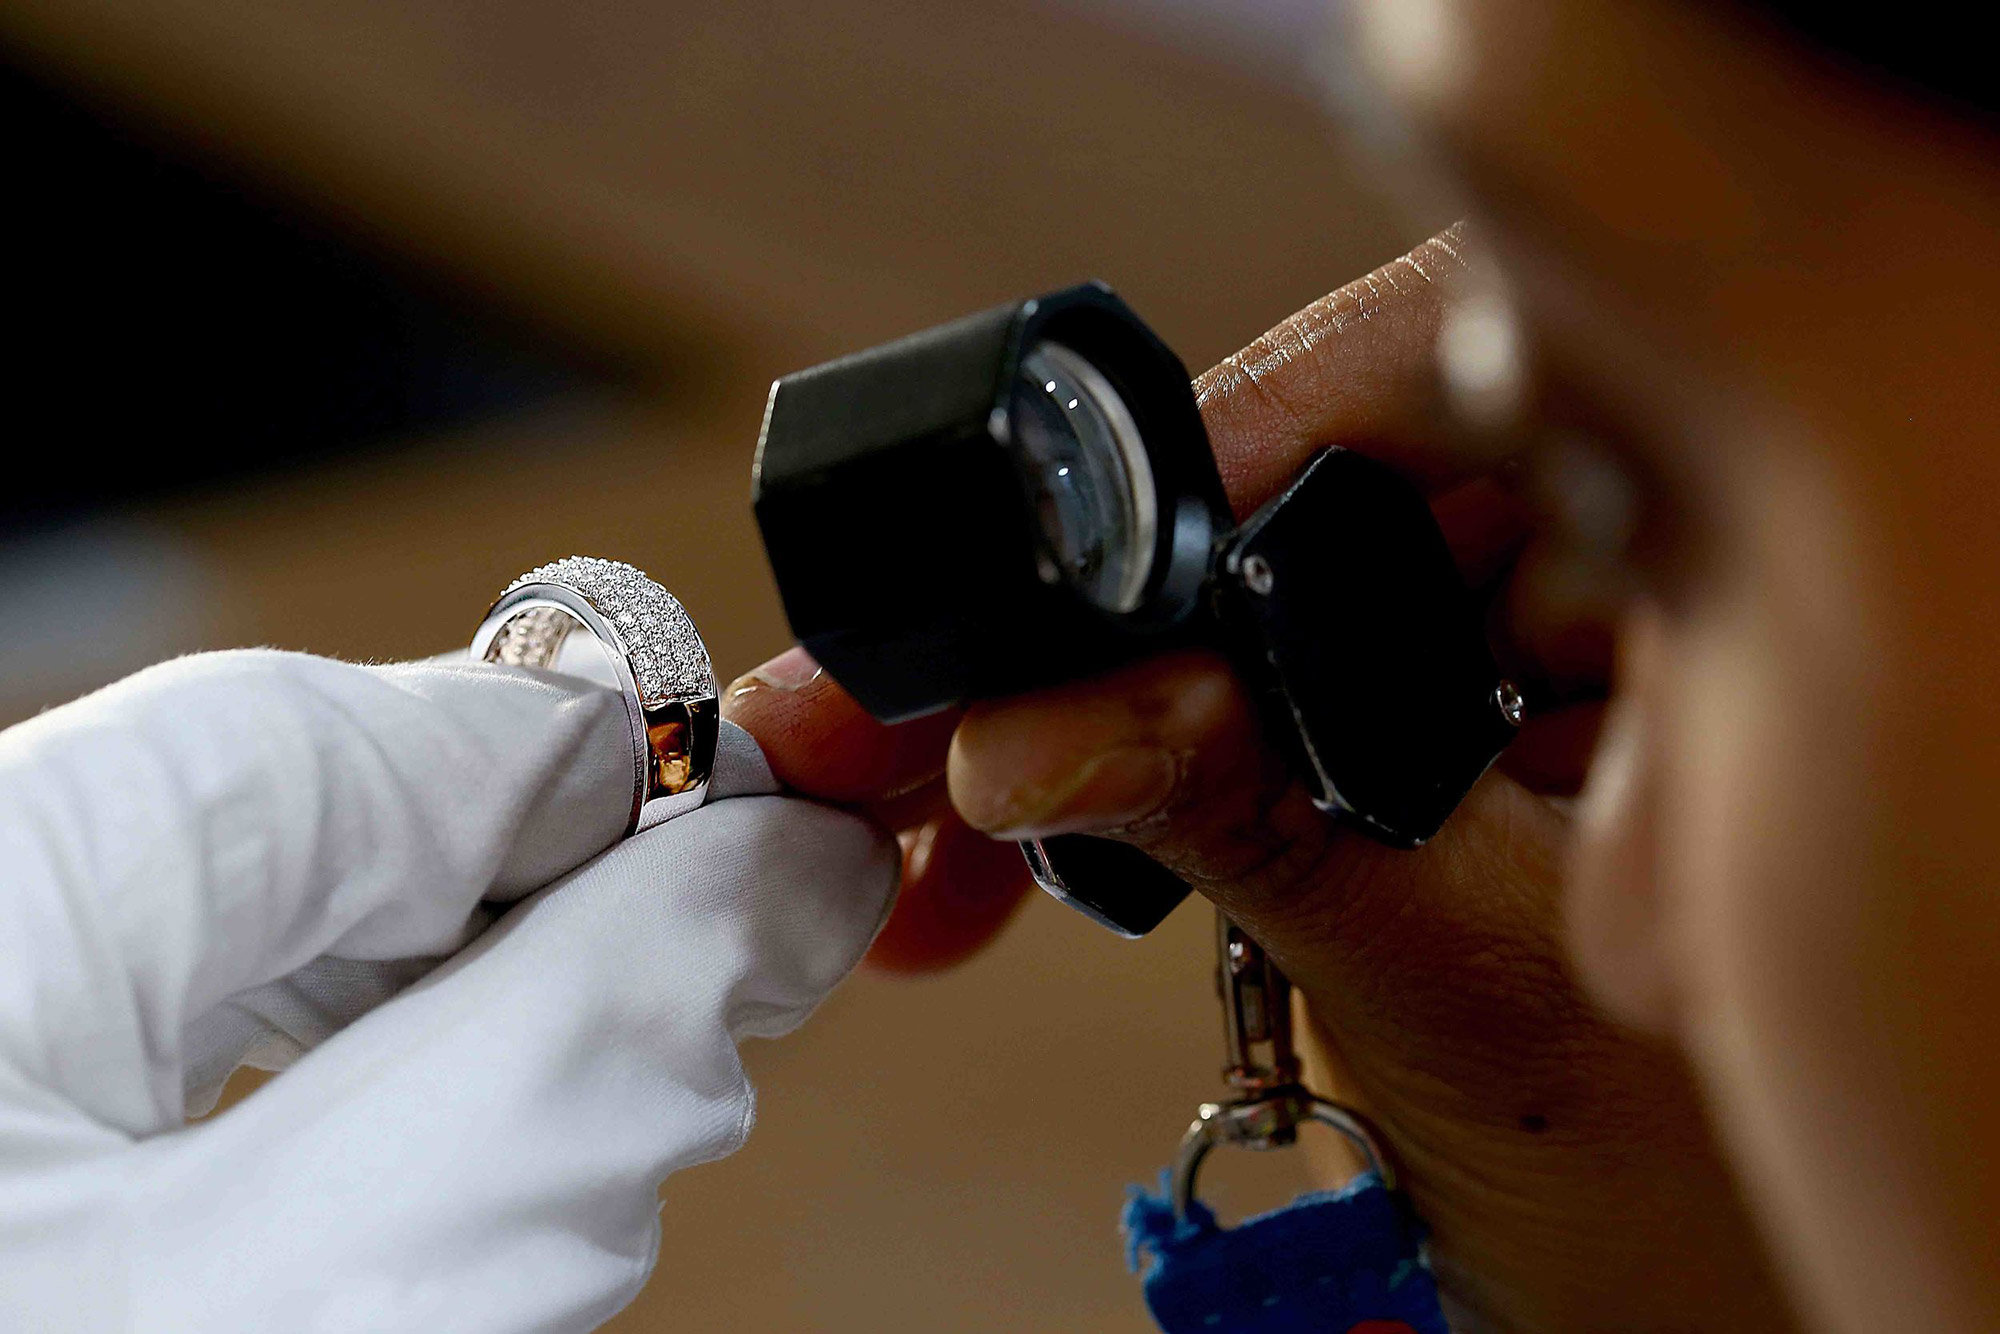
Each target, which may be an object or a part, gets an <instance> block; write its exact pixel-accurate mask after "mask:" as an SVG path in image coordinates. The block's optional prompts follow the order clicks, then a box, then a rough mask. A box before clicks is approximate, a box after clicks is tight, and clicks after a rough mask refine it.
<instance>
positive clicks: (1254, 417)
mask: <svg viewBox="0 0 2000 1334" xmlns="http://www.w3.org/2000/svg"><path fill="white" fill-rule="evenodd" d="M1467 255H1468V252H1467V247H1466V242H1465V237H1464V233H1463V229H1462V227H1452V228H1450V229H1448V230H1446V231H1444V232H1442V233H1440V234H1439V235H1437V236H1435V237H1433V238H1432V239H1430V240H1428V241H1426V242H1424V243H1423V244H1422V245H1420V246H1418V247H1417V248H1416V249H1415V250H1412V251H1411V252H1410V253H1409V254H1407V255H1404V256H1402V257H1401V258H1399V259H1396V260H1393V261H1391V262H1390V263H1388V264H1385V265H1383V266H1382V267H1381V268H1379V269H1377V270H1375V272H1373V273H1371V274H1368V275H1367V276H1366V277H1363V278H1358V279H1356V280H1355V281H1354V282H1351V283H1349V284H1348V285H1347V286H1345V287H1343V288H1341V289H1339V290H1338V291H1336V292H1332V293H1329V294H1328V295H1326V296H1323V297H1321V298H1320V299H1319V300H1317V301H1315V302H1313V303H1312V304H1311V305H1309V306H1307V307H1306V308H1305V309H1304V310H1301V311H1299V312H1298V313H1297V314H1295V315H1293V316H1291V317H1290V318H1289V319H1287V320H1285V321H1284V322H1283V323H1282V324H1279V325H1278V326H1277V327H1275V328H1273V329H1271V330H1270V331H1269V332H1267V333H1265V334H1264V335H1262V336H1261V337H1259V338H1258V339H1257V340H1256V341H1255V342H1253V343H1251V344H1250V345H1249V346H1248V347H1246V348H1244V349H1243V350H1242V351H1240V352H1237V353H1234V354H1233V355H1231V356H1229V357H1226V358H1224V359H1223V360H1222V362H1221V363H1220V364H1218V365H1216V366H1215V367H1214V368H1213V369H1211V370H1209V371H1207V372H1206V373H1204V374H1203V375H1201V376H1199V377H1198V378H1197V379H1196V380H1195V397H1196V399H1197V401H1198V402H1199V403H1200V404H1201V412H1202V419H1203V421H1204V422H1205V423H1206V424H1207V426H1208V437H1209V440H1210V442H1211V443H1212V444H1213V446H1214V448H1215V460H1216V465H1217V466H1218V467H1219V468H1220V469H1221V471H1222V478H1223V482H1224V484H1225V485H1226V486H1227V487H1228V489H1229V498H1230V503H1231V504H1232V505H1233V506H1234V507H1235V510H1236V514H1237V517H1238V518H1242V517H1243V516H1244V515H1247V514H1248V513H1250V511H1252V510H1254V509H1255V508H1256V507H1257V506H1259V505H1261V504H1263V503H1264V502H1265V501H1266V500H1269V499H1270V498H1271V497H1272V496H1274V495H1276V494H1277V493H1278V492H1279V491H1280V490H1282V489H1283V488H1284V486H1285V485H1286V484H1287V483H1288V482H1290V481H1291V480H1292V478H1293V477H1294V476H1295V475H1296V474H1297V473H1298V471H1299V469H1300V468H1302V467H1304V466H1305V464H1306V463H1307V462H1309V461H1310V460H1311V458H1312V456H1313V455H1314V454H1317V453H1318V452H1319V451H1320V450H1322V449H1324V448H1326V447H1327V446H1329V445H1342V446H1346V447H1349V448H1354V449H1360V450H1363V451H1365V452H1367V453H1369V454H1372V455H1375V456H1376V457H1379V458H1381V459H1382V460H1383V461H1384V462H1387V463H1389V464H1391V465H1393V466H1395V467H1396V468H1398V469H1399V470H1401V471H1403V472H1404V473H1406V474H1408V475H1409V476H1411V477H1413V478H1415V479H1417V480H1418V481H1419V482H1421V483H1423V484H1425V485H1426V486H1428V487H1430V488H1432V489H1439V488H1443V487H1446V486H1449V485H1451V484H1452V483H1455V482H1457V481H1460V480H1463V478H1464V477H1465V476H1466V475H1467V473H1468V471H1469V470H1470V469H1471V468H1473V467H1474V466H1476V465H1478V466H1483V464H1484V463H1485V462H1486V461H1485V460H1474V459H1471V458H1469V457H1467V456H1461V455H1454V454H1452V453H1448V452H1445V451H1443V450H1441V449H1440V447H1439V443H1438V441H1439V433H1438V432H1437V430H1436V429H1435V422H1436V420H1437V416H1438V414H1437V402H1438V393H1437V356H1436V348H1437V339H1438V333H1439V331H1440V330H1441V329H1442V328H1443V327H1444V322H1445V317H1446V315H1447V313H1448V311H1449V310H1450V308H1451V303H1452V301H1453V300H1454V299H1455V297H1456V296H1457V295H1458V294H1459V293H1460V292H1461V291H1463V290H1464V289H1465V288H1466V286H1467V285H1468V283H1467V280H1468V277H1469V275H1470V274H1471V267H1470V264H1469V261H1468V258H1467Z"/></svg>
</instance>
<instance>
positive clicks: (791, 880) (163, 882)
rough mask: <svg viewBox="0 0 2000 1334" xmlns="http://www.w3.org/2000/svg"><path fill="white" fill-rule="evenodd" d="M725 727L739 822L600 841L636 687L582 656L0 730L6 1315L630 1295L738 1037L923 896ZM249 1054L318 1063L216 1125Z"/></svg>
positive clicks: (624, 774)
mask: <svg viewBox="0 0 2000 1334" xmlns="http://www.w3.org/2000/svg"><path fill="white" fill-rule="evenodd" d="M723 731H724V737H723V741H722V746H721V753H720V754H719V755H718V757H717V762H716V770H715V779H714V783H713V785H712V787H711V794H712V795H711V798H710V801H709V803H708V805H706V806H704V807H703V808H702V809H700V810H698V811H696V812H694V813H692V814H689V815H685V816H682V817H681V818H679V819H677V820H673V821H671V822H669V823H667V824H665V825H663V826H660V827H658V828H655V829H652V830H650V831H647V832H643V833H640V834H639V835H637V836H635V837H633V838H631V839H629V840H626V841H624V842H622V843H618V844H617V845H616V846H615V847H611V850H610V851H609V852H603V855H601V856H599V855H598V854H599V853H600V852H602V850H603V849H605V848H606V847H607V846H610V845H611V844H612V843H613V842H614V841H615V840H616V838H617V836H618V834H619V833H620V832H621V831H622V828H623V823H624V820H625V818H626V816H627V814H628V812H629V810H630V799H631V783H632V775H631V770H630V767H629V766H630V743H629V741H628V739H627V732H626V723H625V718H624V713H623V705H622V703H621V702H620V700H619V699H618V697H617V696H616V695H615V694H612V693H610V692H608V691H605V690H602V689H599V688H596V687H592V686H589V685H587V684H585V683H582V682H578V681H571V680H566V679H564V678H559V677H553V676H548V675H536V674H530V673H527V672H521V671H512V670H507V669H502V668H493V667H486V666H473V665H446V664H436V663H430V664H410V665H405V666H399V667H356V666H350V665H347V664H343V663H336V662H329V661H326V660H323V659H318V658H310V657H304V656H301V655H296V654H282V653H273V652H245V653H227V654H209V655H202V656H198V657H192V658H185V659H182V660H180V661H178V662H173V663H169V664H167V665H165V666H162V667H158V668H155V669H153V670H151V671H147V672H143V673H141V674H139V675H138V676H135V677H133V678H131V679H130V680H127V681H125V682H122V683H120V684H119V685H116V686H113V687H112V688H110V689H108V690H105V691H103V692H100V693H99V694H96V695H93V696H90V697H88V698H86V699H83V700H80V701H78V702H77V703H74V704H71V705H68V706H67V707H64V708H61V709H57V710H54V711H52V712H50V713H46V714H44V715H42V716H41V717H39V718H37V719H35V720H33V721H31V722H28V723H23V724H21V725H20V726H18V727H15V728H13V729H11V730H9V731H7V732H5V733H4V734H0V1329H4V1330H9V1331H12V1330H24V1331H26V1330H34V1331H42V1330H68V1329H88V1330H107V1329H144V1330H148V1331H151V1330H179V1329H197V1328H199V1329H203V1330H238V1329H242V1330H250V1329H254V1330H260V1331H278V1330H284V1331H293V1330H339V1331H354V1330H370V1331H373V1330H424V1331H445V1330H477V1331H481V1332H482V1334H496V1332H500V1334H504V1332H505V1331H512V1330H575V1329H585V1328H588V1327H590V1326H592V1325H594V1324H596V1323H598V1322H600V1321H602V1320H604V1319H605V1318H607V1317H608V1316H610V1315H611V1314H612V1313H613V1312H614V1311H616V1310H618V1309H619V1308H620V1307H621V1306H623V1305H624V1304H625V1303H626V1302H628V1301H629V1300H631V1298H632V1297H633V1295H634V1294H636V1293H637V1292H638V1291H639V1289H640V1287H641V1286H642V1285H643V1284H644V1283H645V1281H646V1277H647V1275H648V1273H649V1272H650V1271H651V1268H652V1265H653V1262H654V1258H655V1255H656V1254H657V1252H658V1249H659V1240H660V1229H659V1215H658V1206H657V1202H656V1197H655V1192H656V1190H657V1188H658V1184H659V1182H660V1181H661V1180H662V1179H663V1178H665V1177H666V1176H667V1175H668V1174H669V1173H670V1172H674V1171H677V1170H679V1169H680V1168H683V1167H687V1166H689V1165H691V1164H694V1163H700V1162H705V1161H708V1160H711V1159H714V1158H718V1157H721V1156H723V1155H725V1154H728V1153H730V1152H731V1151H732V1150H734V1149H735V1148H736V1147H737V1146H738V1145H740V1144H741V1143H742V1142H743V1137H744V1135H745V1134H746V1133H747V1132H748V1131H749V1128H750V1122H751V1117H752V1092H751V1088H750V1084H749V1082H748V1080H747V1079H746V1078H745V1076H744V1073H743V1068H742V1065H741V1064H740V1063H739V1061H738V1059H737V1053H736V1042H737V1040H738V1039H739V1038H742V1037H744V1036H746V1035H757V1036H775V1035H778V1034H782V1033H785V1032H787V1031H789V1030H790V1029H792V1028H793V1027H795V1026H796V1025H797V1024H799V1023H800V1021H801V1020H803V1019H804V1018H805V1016H806V1015H807V1014H808V1013H809V1012H810V1011H811V1010H812V1009H813V1007H814V1006H815V1005H817V1004H818V1003H819V1001H820V1000H821V998H823V997H824V996H825V995H826V993H827V992H828V991H829V990H830V989H831V988H832V987H833V986H834V984H835V983H836V982H838V981H839V980H840V979H841V978H842V977H843V976H844V975H845V974H846V973H847V972H848V971H849V969H850V968H852V967H853V965H854V964H855V962H856V961H857V960H858V959H859V958H860V956H861V953H862V951H863V950H864V949H865V948H866V947H867V945H868V943H869V941H870V940H871V939H872V938H873V936H874V934H875V931H876V928H877V927H878V926H879V925H880V923H881V920H882V918H883V916H884V914H885V913H886V911H887V908H888V903H889V899H890V897H891V894H892V890H893V886H894V881H895V873H896V872H895V868H896V865H897V858H896V853H895V848H894V845H893V844H892V843H890V842H889V841H888V840H887V839H885V838H883V837H882V836H880V835H878V834H876V833H875V832H874V831H872V830H871V829H870V828H868V827H867V826H866V825H865V824H864V823H863V822H862V821H860V820H858V819H856V818H855V817H853V816H850V815H846V814H842V813H840V812H837V811H833V810H829V809H827V808H825V807H821V806H816V805H812V804H810V803H808V802H804V801H800V800H797V799H793V798H788V797H778V796H770V795H755V794H767V793H771V792H773V791H774V790H775V788H776V784H775V783H774V782H773V780H772V778H771V774H770V770H769V769H768V768H767V767H766V766H765V764H764V762H763V757H762V756H761V755H760V754H759V753H758V751H757V748H756V745H755V743H754V742H752V741H751V740H750V739H749V737H748V736H747V735H746V734H744V733H742V732H740V731H738V730H737V729H735V728H732V727H729V726H727V725H725V726H724V729H723ZM593 857H595V860H590V859H591V858H593ZM551 882H553V883H551ZM544 885H547V886H548V887H547V888H546V889H542V888H541V887H542V886H544ZM535 891H539V892H535ZM524 895H530V897H527V898H526V900H525V901H524V902H521V903H519V904H518V906H515V907H513V908H512V909H511V910H508V909H506V908H504V907H501V908H496V907H494V906H493V904H494V902H495V901H506V900H515V899H521V898H522V896H524ZM502 913H504V915H501V914H502ZM496 918H497V921H496ZM446 955H448V956H450V957H449V958H448V959H443V958H441V957H440V956H446ZM419 979H420V980H419ZM412 983H414V985H411V984H412ZM405 987H407V988H408V989H407V990H404V989H403V988H405ZM399 992H400V994H398V993H399ZM391 997H393V999H391ZM384 1002H386V1003H384ZM378 1005H379V1008H375V1007H376V1006H378ZM364 1012H365V1013H364ZM246 1056H249V1057H251V1059H253V1060H254V1061H256V1063H259V1064H264V1065H267V1066H271V1067H276V1066H278V1065H283V1064H286V1063H288V1062H289V1061H290V1060H292V1059H294V1058H298V1059H297V1064H296V1065H293V1066H292V1067H291V1068H290V1069H289V1070H287V1071H286V1073H285V1074H284V1075H282V1076H281V1077H279V1078H278V1079H276V1080H274V1081H273V1082H272V1083H270V1084H269V1085H268V1086H266V1087H265V1088H263V1089H261V1090H259V1091H258V1092H257V1093H255V1094H254V1095H252V1096H251V1097H250V1098H249V1099H247V1100H246V1101H245V1102H244V1103H242V1104H241V1105H240V1106H237V1107H235V1108H232V1109H231V1110H230V1111H228V1112H226V1113H224V1114H223V1115H221V1116H219V1117H216V1118H214V1119H213V1120H210V1121H206V1122H202V1123H200V1124H197V1125H193V1126H187V1125H185V1124H184V1120H185V1115H186V1114H187V1112H188V1111H189V1109H190V1108H193V1109H195V1110H201V1109H204V1108H206V1107H207V1106H209V1105H210V1104H212V1102H213V1098H214V1095H215V1090H216V1089H217V1088H218V1087H219V1086H220V1084H221V1081H222V1079H223V1078H224V1077H225V1076H226V1075H227V1073H228V1072H229V1070H230V1069H231V1068H233V1067H234V1066H235V1065H236V1064H238V1063H239V1061H240V1060H242V1059H243V1058H244V1057H246Z"/></svg>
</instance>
